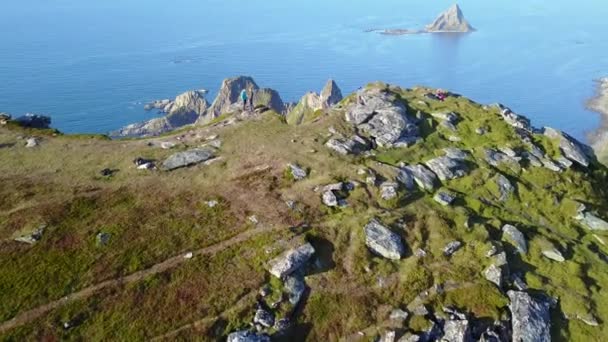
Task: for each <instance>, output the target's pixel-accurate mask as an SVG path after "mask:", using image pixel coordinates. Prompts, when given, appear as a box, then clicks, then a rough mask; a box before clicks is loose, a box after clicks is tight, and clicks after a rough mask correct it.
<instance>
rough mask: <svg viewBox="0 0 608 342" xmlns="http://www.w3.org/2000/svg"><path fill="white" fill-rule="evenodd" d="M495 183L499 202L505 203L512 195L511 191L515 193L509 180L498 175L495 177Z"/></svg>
mask: <svg viewBox="0 0 608 342" xmlns="http://www.w3.org/2000/svg"><path fill="white" fill-rule="evenodd" d="M495 182H496V185H497V186H498V191H499V192H500V198H499V200H500V201H501V202H504V201H506V200H507V199H508V198H509V196H510V195H511V194H512V193H513V191H515V188H514V187H513V185H512V184H511V182H510V181H509V179H508V178H507V177H505V176H504V175H502V174H500V173H499V174H497V175H496V179H495Z"/></svg>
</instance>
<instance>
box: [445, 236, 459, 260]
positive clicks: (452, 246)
mask: <svg viewBox="0 0 608 342" xmlns="http://www.w3.org/2000/svg"><path fill="white" fill-rule="evenodd" d="M460 247H462V242H460V241H458V240H456V241H452V242H450V243H448V244H447V245H446V246H445V247H444V248H443V255H445V256H446V257H449V256H451V255H452V254H454V253H456V251H458V250H459V249H460Z"/></svg>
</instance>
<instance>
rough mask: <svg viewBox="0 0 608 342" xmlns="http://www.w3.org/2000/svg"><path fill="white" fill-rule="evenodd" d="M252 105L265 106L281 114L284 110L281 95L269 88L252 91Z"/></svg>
mask: <svg viewBox="0 0 608 342" xmlns="http://www.w3.org/2000/svg"><path fill="white" fill-rule="evenodd" d="M253 106H254V107H256V108H259V107H266V108H268V109H271V110H273V111H275V112H276V113H278V114H282V113H283V112H284V111H285V104H284V103H283V100H282V99H281V95H279V92H278V91H276V90H274V89H270V88H262V89H258V90H257V91H255V92H254V93H253Z"/></svg>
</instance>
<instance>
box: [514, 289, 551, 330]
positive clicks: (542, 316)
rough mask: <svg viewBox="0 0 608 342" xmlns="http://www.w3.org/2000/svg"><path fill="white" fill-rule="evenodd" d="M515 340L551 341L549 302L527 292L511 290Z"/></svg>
mask: <svg viewBox="0 0 608 342" xmlns="http://www.w3.org/2000/svg"><path fill="white" fill-rule="evenodd" d="M507 296H509V299H510V300H511V303H510V304H509V309H511V325H512V331H513V341H526V342H528V341H529V342H550V341H551V320H550V319H551V318H550V314H549V303H548V302H546V301H544V300H538V299H535V298H532V297H531V296H530V295H529V294H527V293H526V292H519V291H509V292H507Z"/></svg>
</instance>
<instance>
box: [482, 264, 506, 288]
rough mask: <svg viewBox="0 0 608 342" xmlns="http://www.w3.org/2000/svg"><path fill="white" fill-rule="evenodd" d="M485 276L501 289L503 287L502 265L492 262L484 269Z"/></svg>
mask: <svg viewBox="0 0 608 342" xmlns="http://www.w3.org/2000/svg"><path fill="white" fill-rule="evenodd" d="M483 276H484V277H485V278H486V279H487V280H488V281H489V282H492V283H494V284H495V285H496V286H498V288H499V289H500V288H502V281H503V279H504V275H503V269H502V267H500V266H496V265H495V264H492V265H490V266H489V267H488V268H486V269H485V270H484V271H483Z"/></svg>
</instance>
